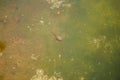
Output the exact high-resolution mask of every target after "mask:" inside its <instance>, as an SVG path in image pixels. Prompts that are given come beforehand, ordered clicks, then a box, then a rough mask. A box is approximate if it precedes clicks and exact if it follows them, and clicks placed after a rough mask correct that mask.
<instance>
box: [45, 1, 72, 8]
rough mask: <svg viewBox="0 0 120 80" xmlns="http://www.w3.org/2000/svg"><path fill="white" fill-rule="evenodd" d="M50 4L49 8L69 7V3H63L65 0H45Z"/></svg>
mask: <svg viewBox="0 0 120 80" xmlns="http://www.w3.org/2000/svg"><path fill="white" fill-rule="evenodd" d="M46 1H47V2H48V4H50V5H51V7H50V9H56V8H57V9H58V8H60V7H71V4H70V3H65V0H46Z"/></svg>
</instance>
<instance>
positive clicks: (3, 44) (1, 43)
mask: <svg viewBox="0 0 120 80" xmlns="http://www.w3.org/2000/svg"><path fill="white" fill-rule="evenodd" d="M5 48H6V42H4V41H0V52H2V51H3V50H4V49H5Z"/></svg>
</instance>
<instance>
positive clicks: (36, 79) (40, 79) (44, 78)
mask: <svg viewBox="0 0 120 80" xmlns="http://www.w3.org/2000/svg"><path fill="white" fill-rule="evenodd" d="M30 80H63V78H62V77H59V78H58V77H56V76H51V77H49V76H48V75H46V74H44V70H43V69H37V70H36V74H35V75H34V76H33V77H32V78H31V79H30Z"/></svg>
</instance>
